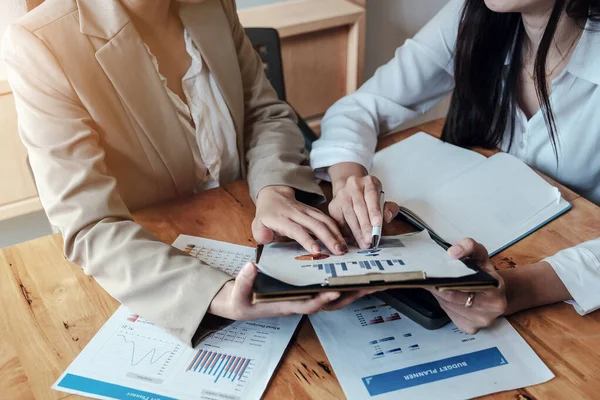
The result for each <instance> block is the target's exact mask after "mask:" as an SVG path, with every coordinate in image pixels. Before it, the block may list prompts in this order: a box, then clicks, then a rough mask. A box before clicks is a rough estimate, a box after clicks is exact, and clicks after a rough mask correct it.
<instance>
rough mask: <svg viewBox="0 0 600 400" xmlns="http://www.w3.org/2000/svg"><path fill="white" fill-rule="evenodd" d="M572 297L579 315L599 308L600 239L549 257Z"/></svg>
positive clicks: (572, 303)
mask: <svg viewBox="0 0 600 400" xmlns="http://www.w3.org/2000/svg"><path fill="white" fill-rule="evenodd" d="M544 261H546V262H548V263H549V264H550V265H551V266H552V268H553V269H554V271H555V272H556V274H557V275H558V277H559V278H560V280H561V281H562V282H563V284H564V285H565V286H566V288H567V290H568V291H569V293H570V294H571V297H573V300H570V301H567V303H569V304H571V305H573V307H575V310H577V312H578V313H579V314H580V315H585V314H588V313H591V312H592V311H595V310H598V309H600V238H598V239H595V240H590V241H588V242H585V243H582V244H580V245H578V246H575V247H571V248H569V249H565V250H562V251H560V252H558V253H556V254H555V255H553V256H552V257H548V258H546V259H545V260H544Z"/></svg>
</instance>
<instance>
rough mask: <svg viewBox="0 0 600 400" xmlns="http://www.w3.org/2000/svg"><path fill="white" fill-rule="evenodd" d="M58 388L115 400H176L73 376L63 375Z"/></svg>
mask: <svg viewBox="0 0 600 400" xmlns="http://www.w3.org/2000/svg"><path fill="white" fill-rule="evenodd" d="M58 386H59V387H61V388H65V389H72V390H77V391H79V392H82V393H88V394H96V395H100V396H105V397H112V398H115V399H136V400H177V399H174V398H172V397H167V396H162V395H160V394H155V393H150V392H144V391H143V390H136V389H131V388H128V387H126V386H120V385H114V384H112V383H108V382H103V381H98V380H96V379H90V378H86V377H83V376H79V375H73V374H67V375H65V377H64V378H62V379H61V381H60V383H59V384H58Z"/></svg>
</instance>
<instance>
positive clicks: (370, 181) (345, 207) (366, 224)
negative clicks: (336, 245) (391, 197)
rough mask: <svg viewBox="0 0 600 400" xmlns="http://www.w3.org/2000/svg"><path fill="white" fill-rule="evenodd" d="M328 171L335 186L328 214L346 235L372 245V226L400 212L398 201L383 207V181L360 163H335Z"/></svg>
mask: <svg viewBox="0 0 600 400" xmlns="http://www.w3.org/2000/svg"><path fill="white" fill-rule="evenodd" d="M328 173H329V176H330V178H331V183H332V186H333V199H332V200H331V203H329V215H331V217H332V218H333V219H334V220H335V221H336V222H337V223H338V225H339V226H340V227H341V230H342V232H343V233H344V234H345V235H346V236H347V237H354V239H355V241H356V244H358V245H359V246H360V247H361V248H363V249H366V248H369V247H370V246H371V240H372V239H373V238H372V236H371V234H372V229H373V226H381V225H382V223H383V222H385V223H389V222H391V221H392V220H393V219H394V217H395V216H396V215H397V214H398V211H399V208H398V205H397V204H396V203H391V202H386V203H385V206H384V207H383V210H381V209H380V204H379V196H380V193H381V189H382V188H381V182H380V181H379V179H377V178H376V177H374V176H372V175H367V171H366V170H365V169H364V168H363V167H362V166H360V165H358V164H354V163H341V164H336V165H334V166H331V167H329V170H328Z"/></svg>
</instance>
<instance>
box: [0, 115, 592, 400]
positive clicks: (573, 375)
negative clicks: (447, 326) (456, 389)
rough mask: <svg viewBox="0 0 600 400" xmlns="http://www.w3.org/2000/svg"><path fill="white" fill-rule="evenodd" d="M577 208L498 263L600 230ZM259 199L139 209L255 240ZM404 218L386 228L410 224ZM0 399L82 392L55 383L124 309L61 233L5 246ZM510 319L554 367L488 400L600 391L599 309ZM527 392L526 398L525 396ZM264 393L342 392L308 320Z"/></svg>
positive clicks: (230, 188)
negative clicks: (542, 379)
mask: <svg viewBox="0 0 600 400" xmlns="http://www.w3.org/2000/svg"><path fill="white" fill-rule="evenodd" d="M419 129H422V130H425V131H428V132H431V133H434V134H435V133H437V134H439V132H440V130H441V122H440V121H435V122H433V123H429V124H425V125H423V126H421V127H420V128H418V129H411V130H409V131H405V132H403V133H400V134H396V135H392V136H390V137H387V138H385V139H383V140H382V142H381V146H382V147H383V146H386V145H389V144H391V143H393V142H396V141H398V140H401V139H402V138H404V137H406V136H408V135H410V134H412V133H415V132H416V131H418V130H419ZM563 195H564V196H565V197H566V198H567V199H568V200H569V201H571V202H572V203H573V209H572V210H571V211H570V212H569V213H567V214H566V215H564V216H562V217H561V218H559V219H558V220H556V221H553V222H551V223H550V224H548V225H546V226H545V227H544V228H542V229H541V230H539V231H538V232H536V233H534V234H533V235H531V236H529V237H527V238H525V239H523V240H522V241H520V242H519V243H517V244H515V245H513V246H511V247H510V248H509V249H507V250H505V251H503V252H502V253H500V254H498V255H497V256H496V257H494V259H493V261H494V263H495V265H496V266H497V267H498V268H514V267H515V265H524V264H527V263H530V262H534V261H538V260H539V259H540V258H543V257H545V256H548V255H551V254H553V253H555V252H556V251H558V250H560V249H562V248H566V247H569V246H572V245H575V244H577V243H580V242H582V241H585V240H589V239H592V238H595V237H597V236H598V235H599V232H598V227H599V226H600V212H599V210H598V207H596V206H595V205H593V204H592V203H590V202H588V201H587V200H585V199H583V198H581V197H579V196H577V195H576V194H575V193H573V192H570V191H568V190H563ZM253 215H254V205H253V204H252V201H251V200H250V198H249V196H248V190H247V186H246V184H245V183H244V182H238V183H234V184H232V185H227V186H225V187H221V188H218V189H215V190H211V191H207V192H204V193H202V194H200V195H198V196H196V197H193V198H187V199H181V200H179V201H176V202H173V203H170V204H164V205H159V206H157V207H153V208H152V209H148V210H143V211H141V212H138V213H136V215H135V219H136V220H137V221H138V222H139V223H140V224H142V225H143V226H145V227H146V228H148V229H149V230H151V231H152V232H154V233H155V234H156V235H157V236H158V237H159V238H160V239H161V240H163V241H165V242H168V243H171V242H172V241H173V240H174V239H175V238H176V237H177V235H179V234H180V233H186V234H189V235H196V236H203V237H208V238H212V239H217V240H223V241H229V242H233V243H237V244H243V245H252V244H254V240H253V239H252V233H251V230H250V222H251V221H252V218H253ZM409 230H410V228H409V227H407V226H406V225H403V224H402V223H399V222H398V223H395V224H394V225H393V226H391V227H388V229H387V233H388V234H392V233H399V232H406V231H409ZM0 302H1V305H2V309H1V311H2V312H1V314H0V338H1V342H0V393H1V394H0V397H1V398H3V399H33V398H35V399H63V398H76V397H77V396H72V395H66V394H64V393H60V392H54V391H52V390H50V386H51V384H52V383H53V382H54V381H55V380H56V379H57V378H58V376H59V375H60V374H61V373H62V372H63V371H64V370H65V369H66V368H67V366H68V365H69V363H70V362H71V361H72V360H73V359H74V358H75V357H76V356H77V354H78V353H79V352H80V351H81V350H82V349H83V348H84V347H85V345H86V344H87V343H88V341H89V340H90V339H91V338H92V337H93V336H94V334H95V333H96V332H97V330H98V329H99V328H100V327H101V326H102V324H104V322H105V321H106V320H107V319H108V318H109V316H110V315H111V314H112V313H113V312H114V311H115V309H116V308H117V307H118V303H117V302H116V301H115V300H114V299H112V298H111V297H110V296H109V295H108V294H107V293H106V292H105V291H104V290H103V289H101V288H100V287H99V286H98V285H97V284H96V282H95V281H94V280H93V279H92V278H91V277H88V276H86V275H84V274H83V272H82V271H81V269H80V268H78V267H76V266H75V265H72V264H71V263H69V262H67V261H66V260H65V259H64V257H63V255H62V239H61V236H60V235H53V236H47V237H44V238H41V239H38V240H34V241H31V242H27V243H23V244H20V245H18V246H14V247H10V248H7V249H4V250H2V251H0ZM509 320H510V322H511V323H512V324H513V326H514V327H515V328H516V329H517V330H518V331H519V333H520V334H521V335H522V336H523V337H524V338H525V340H526V341H527V342H528V343H529V345H530V346H532V347H533V349H534V350H535V351H536V353H537V354H538V355H539V356H540V357H541V358H542V359H543V360H544V361H545V362H546V364H547V365H548V366H549V367H550V369H552V371H553V372H554V373H555V374H556V378H555V379H553V380H552V381H550V382H548V383H545V384H543V385H539V386H535V387H529V388H525V389H520V390H515V391H511V392H504V393H499V394H495V395H492V396H488V397H487V398H489V399H527V398H529V399H549V398H556V399H558V398H560V399H566V398H568V399H577V398H597V396H598V394H597V393H598V391H599V390H600V373H599V372H598V370H599V367H600V313H594V314H591V315H588V316H586V317H580V316H579V315H577V313H576V312H575V311H574V310H573V308H572V307H571V306H569V305H567V304H555V305H552V306H546V307H543V308H539V309H535V310H529V311H525V312H521V313H519V314H516V315H514V316H511V317H509ZM521 395H522V396H523V397H520V396H521ZM265 398H267V399H291V398H295V399H311V398H313V399H343V398H344V394H343V392H342V390H341V388H340V386H339V384H338V382H337V380H336V378H335V373H334V372H333V370H332V369H331V367H330V365H329V362H328V360H327V357H326V356H325V353H324V352H323V349H322V348H321V345H320V343H319V341H318V340H317V337H316V335H315V333H314V331H313V329H312V327H311V325H310V323H309V322H308V320H307V319H306V318H305V319H304V320H303V322H302V323H301V326H300V329H299V330H298V332H297V336H296V338H295V339H294V340H293V341H292V344H291V345H290V346H289V348H288V350H287V353H286V355H285V357H284V358H283V360H282V362H281V364H280V368H279V369H278V371H277V372H276V374H275V376H274V378H273V380H272V382H271V384H270V386H269V388H268V389H267V392H266V395H265Z"/></svg>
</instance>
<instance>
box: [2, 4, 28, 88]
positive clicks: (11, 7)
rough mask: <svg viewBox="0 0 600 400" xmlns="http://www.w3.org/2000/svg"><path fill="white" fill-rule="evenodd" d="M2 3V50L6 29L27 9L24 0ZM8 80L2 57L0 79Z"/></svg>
mask: <svg viewBox="0 0 600 400" xmlns="http://www.w3.org/2000/svg"><path fill="white" fill-rule="evenodd" d="M1 3H2V4H0V51H1V50H2V37H3V36H4V30H5V29H6V27H7V26H8V24H10V23H11V22H14V21H16V20H17V19H19V17H20V16H22V15H24V14H25V12H26V11H27V4H26V2H25V1H24V0H1ZM4 80H6V70H5V68H4V62H3V61H2V60H1V59H0V81H4Z"/></svg>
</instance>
